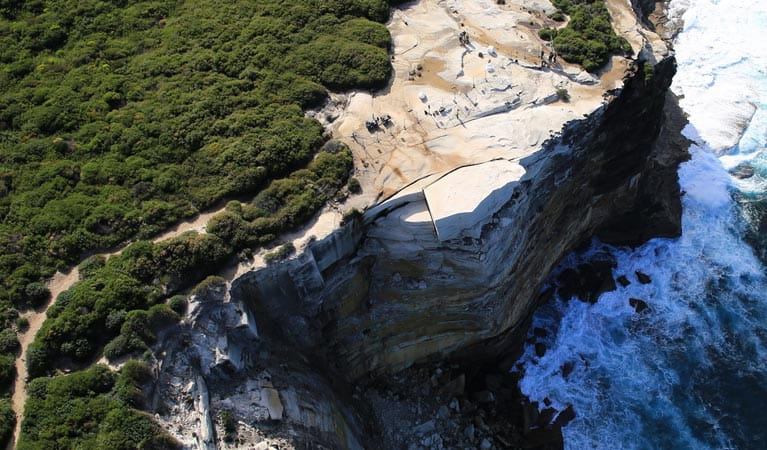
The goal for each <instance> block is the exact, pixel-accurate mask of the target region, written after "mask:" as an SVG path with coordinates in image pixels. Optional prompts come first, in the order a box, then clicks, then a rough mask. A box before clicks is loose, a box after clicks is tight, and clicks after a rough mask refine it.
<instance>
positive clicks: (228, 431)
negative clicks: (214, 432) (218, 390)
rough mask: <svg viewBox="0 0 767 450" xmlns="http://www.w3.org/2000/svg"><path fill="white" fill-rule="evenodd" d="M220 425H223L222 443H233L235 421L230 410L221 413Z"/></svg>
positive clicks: (235, 432) (235, 436)
mask: <svg viewBox="0 0 767 450" xmlns="http://www.w3.org/2000/svg"><path fill="white" fill-rule="evenodd" d="M221 423H222V424H223V425H224V441H226V442H234V441H235V440H236V439H237V420H236V419H235V418H234V414H232V411H231V410H229V409H225V410H223V411H221Z"/></svg>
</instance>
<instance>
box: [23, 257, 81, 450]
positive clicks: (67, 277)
mask: <svg viewBox="0 0 767 450" xmlns="http://www.w3.org/2000/svg"><path fill="white" fill-rule="evenodd" d="M78 278H79V271H78V270H77V267H74V268H73V269H72V270H70V271H69V273H62V272H56V274H55V275H54V276H53V278H51V279H50V280H49V281H48V289H50V291H51V299H52V300H51V301H50V302H49V303H48V304H47V305H46V306H44V307H43V308H41V309H39V310H33V311H27V312H25V313H24V314H22V315H21V317H25V318H26V319H27V320H28V321H29V328H28V329H27V331H25V332H24V333H23V334H20V335H19V343H20V344H21V354H20V355H19V357H18V358H16V380H15V381H14V384H13V396H12V397H11V403H12V405H13V411H14V412H15V413H16V429H15V430H14V432H13V438H12V439H11V441H10V443H9V445H8V448H9V449H12V448H13V447H14V444H15V443H16V440H17V439H18V436H19V432H20V431H21V421H22V420H23V419H24V403H25V402H26V400H27V349H28V348H29V344H31V343H32V341H34V340H35V335H36V334H37V332H38V331H40V327H42V326H43V322H45V318H46V316H47V313H48V308H50V306H51V305H53V304H54V303H55V302H56V297H57V296H58V295H59V294H60V293H62V292H64V291H66V290H67V289H69V287H70V286H72V285H73V284H74V283H76V282H77V280H78Z"/></svg>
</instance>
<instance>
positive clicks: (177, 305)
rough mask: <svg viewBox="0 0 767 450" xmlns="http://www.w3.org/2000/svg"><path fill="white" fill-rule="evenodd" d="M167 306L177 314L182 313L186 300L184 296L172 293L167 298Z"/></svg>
mask: <svg viewBox="0 0 767 450" xmlns="http://www.w3.org/2000/svg"><path fill="white" fill-rule="evenodd" d="M168 306H169V307H170V309H172V310H173V311H175V312H176V313H177V314H179V315H183V314H184V313H185V312H186V307H187V301H186V296H183V295H174V296H173V297H171V299H170V300H168Z"/></svg>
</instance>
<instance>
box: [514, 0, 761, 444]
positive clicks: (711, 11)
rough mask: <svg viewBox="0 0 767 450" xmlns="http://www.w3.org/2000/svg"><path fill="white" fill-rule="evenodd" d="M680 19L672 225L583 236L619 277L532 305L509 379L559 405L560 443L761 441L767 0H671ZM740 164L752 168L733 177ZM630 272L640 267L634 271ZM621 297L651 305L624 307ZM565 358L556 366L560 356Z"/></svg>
mask: <svg viewBox="0 0 767 450" xmlns="http://www.w3.org/2000/svg"><path fill="white" fill-rule="evenodd" d="M671 9H672V12H673V13H674V14H678V15H679V16H681V17H682V18H683V20H684V23H685V26H684V29H683V31H682V33H681V34H680V35H679V37H678V39H677V42H676V44H675V49H676V54H677V59H678V63H679V70H678V74H677V76H676V78H675V80H674V84H673V86H672V89H673V91H674V92H675V93H677V94H678V95H680V96H683V97H682V98H681V101H680V104H681V106H682V108H683V109H684V110H685V112H686V113H687V114H689V120H690V124H689V125H688V126H687V128H686V129H685V130H684V133H685V135H686V136H688V137H689V138H691V139H692V140H694V141H695V143H696V144H695V145H693V146H692V148H691V149H690V151H691V154H692V159H691V160H690V161H688V162H686V163H684V164H682V166H681V167H680V170H679V177H680V184H681V186H682V189H683V191H685V195H684V196H683V199H682V201H683V208H684V212H683V219H682V227H683V232H682V236H681V237H680V238H678V239H655V240H652V241H650V242H649V243H647V244H646V245H644V246H642V247H640V248H638V249H635V250H631V249H626V248H614V247H610V246H606V245H603V244H600V243H598V242H595V243H594V244H593V245H592V248H591V249H590V250H589V251H588V252H587V254H585V255H580V256H572V257H571V258H570V260H569V261H566V262H565V265H567V264H577V263H578V259H579V258H585V259H588V258H589V257H590V256H592V255H594V254H596V253H603V252H607V253H611V254H612V255H613V256H614V257H615V258H616V260H617V262H618V266H617V267H616V268H615V270H614V274H615V275H616V276H618V275H626V276H627V278H628V279H629V280H630V281H631V284H630V285H628V286H626V287H621V286H620V285H618V289H617V290H616V291H613V292H609V293H606V294H603V295H602V296H601V297H600V298H599V301H598V302H597V303H596V304H594V305H591V304H588V303H585V302H580V301H577V300H571V301H569V302H564V301H562V300H561V299H556V298H555V299H554V300H553V301H552V302H550V303H548V304H547V305H545V306H543V307H542V308H541V309H540V310H539V311H538V312H537V313H536V315H535V318H534V324H533V326H534V327H539V328H543V329H545V330H546V331H547V332H548V335H547V337H545V338H543V339H541V338H537V339H538V340H539V341H543V342H545V344H546V345H547V347H548V350H547V352H546V353H545V355H544V356H543V357H541V358H538V357H537V356H536V355H535V350H534V348H533V346H532V345H529V346H528V347H527V348H526V349H525V353H524V356H523V357H522V360H521V363H522V365H523V368H524V377H523V378H522V379H521V381H520V388H521V390H522V392H523V393H524V394H526V395H527V396H529V397H530V398H531V400H534V401H538V402H540V405H541V407H543V402H544V399H547V401H549V402H551V404H552V405H553V406H554V407H556V408H557V409H560V410H561V409H564V408H565V407H566V406H567V405H572V406H573V408H574V410H575V412H576V418H575V419H574V420H573V421H571V422H570V423H569V424H568V425H567V426H566V427H564V428H563V434H564V438H565V445H566V447H567V448H571V449H587V448H600V449H602V448H604V449H619V448H620V449H622V448H626V449H655V448H669V449H688V448H689V449H698V448H716V449H720V448H739V449H767V276H766V274H767V271H766V270H765V266H764V261H763V259H765V258H762V259H761V260H760V258H759V257H758V255H760V254H761V255H764V254H765V251H764V247H760V245H761V244H760V242H762V241H764V242H767V238H766V237H765V234H767V227H765V226H764V225H762V222H760V221H764V223H767V220H765V219H764V218H765V217H767V213H765V211H767V150H766V149H765V147H767V39H765V37H764V36H765V35H767V1H765V0H671ZM743 164H748V165H749V166H751V167H753V169H754V175H753V176H752V177H750V178H747V179H737V178H735V177H733V176H731V175H730V170H731V169H733V168H736V167H738V166H742V165H743ZM636 271H641V272H643V273H645V274H648V275H649V276H650V278H651V280H652V282H651V283H649V284H641V283H639V281H638V279H637V277H636ZM629 298H636V299H641V300H644V301H645V302H646V303H647V305H648V306H649V308H650V309H649V310H648V311H645V312H643V313H641V314H639V313H636V312H635V311H634V309H633V308H632V307H631V306H630V305H629V301H628V299H629ZM566 363H569V364H572V367H573V370H572V372H571V373H570V374H569V375H568V376H567V377H564V376H563V374H562V367H563V366H564V365H565V364H566Z"/></svg>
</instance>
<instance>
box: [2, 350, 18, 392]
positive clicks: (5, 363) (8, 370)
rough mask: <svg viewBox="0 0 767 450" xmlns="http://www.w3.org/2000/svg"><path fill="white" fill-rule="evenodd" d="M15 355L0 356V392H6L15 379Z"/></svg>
mask: <svg viewBox="0 0 767 450" xmlns="http://www.w3.org/2000/svg"><path fill="white" fill-rule="evenodd" d="M15 361H16V357H15V355H8V354H5V355H0V386H2V387H0V391H7V390H8V389H9V388H10V387H11V384H13V380H14V379H15V378H16V366H15Z"/></svg>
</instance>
